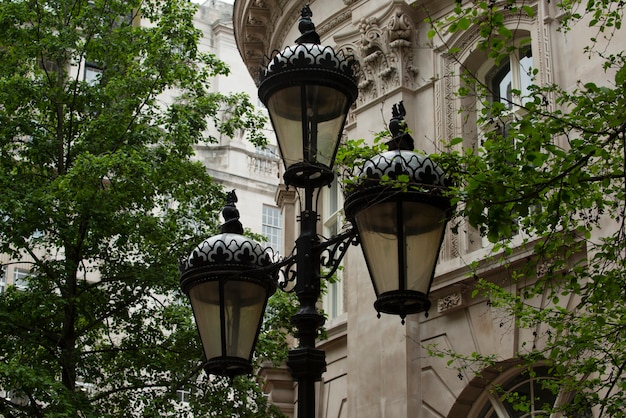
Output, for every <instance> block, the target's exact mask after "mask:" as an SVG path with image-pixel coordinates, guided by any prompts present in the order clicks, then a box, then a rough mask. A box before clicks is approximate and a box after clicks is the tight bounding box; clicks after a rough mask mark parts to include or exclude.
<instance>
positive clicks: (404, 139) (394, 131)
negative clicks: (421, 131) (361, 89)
mask: <svg viewBox="0 0 626 418" xmlns="http://www.w3.org/2000/svg"><path fill="white" fill-rule="evenodd" d="M391 116H392V117H391V120H390V121H389V133H391V141H389V142H387V144H386V145H387V147H388V148H389V151H394V150H407V151H413V147H414V142H413V137H411V135H410V134H409V133H407V132H406V129H407V127H406V122H405V121H404V117H405V116H406V109H405V108H404V103H402V101H400V102H399V103H396V104H394V105H393V107H392V108H391Z"/></svg>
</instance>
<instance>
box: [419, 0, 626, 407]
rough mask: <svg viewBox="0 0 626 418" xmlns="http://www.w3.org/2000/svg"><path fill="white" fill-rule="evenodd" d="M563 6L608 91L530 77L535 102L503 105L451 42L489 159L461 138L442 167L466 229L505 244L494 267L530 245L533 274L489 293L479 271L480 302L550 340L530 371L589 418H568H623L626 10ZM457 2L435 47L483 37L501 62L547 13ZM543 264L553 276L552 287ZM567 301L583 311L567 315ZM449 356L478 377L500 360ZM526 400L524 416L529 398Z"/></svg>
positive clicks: (599, 4) (532, 358)
mask: <svg viewBox="0 0 626 418" xmlns="http://www.w3.org/2000/svg"><path fill="white" fill-rule="evenodd" d="M537 3H542V2H537ZM548 3H550V2H548ZM553 3H555V4H552V5H549V7H557V8H559V9H560V13H559V14H558V15H559V16H560V21H559V22H558V25H559V31H561V32H562V33H563V34H564V35H563V36H566V37H567V36H568V35H570V34H572V33H574V32H575V31H576V32H577V33H578V36H579V37H580V36H581V35H580V34H581V33H593V35H590V36H588V37H587V41H588V42H586V43H583V44H581V45H580V46H579V48H580V49H579V50H576V48H577V47H576V46H572V48H573V49H574V50H573V51H572V52H571V53H573V54H586V55H587V56H588V58H589V59H590V60H592V62H600V63H601V64H599V65H598V67H597V71H604V78H606V80H607V81H606V82H605V83H603V84H596V83H594V82H591V81H590V80H580V81H579V82H578V84H577V85H576V86H575V87H569V86H566V87H568V88H567V89H566V88H564V86H559V85H545V84H540V83H537V82H536V81H535V80H536V78H535V77H536V75H537V69H533V68H529V69H528V70H529V72H528V76H529V77H530V78H531V79H532V80H533V81H532V82H531V84H530V85H529V86H528V87H527V88H526V89H525V90H524V91H522V90H521V89H517V90H515V88H514V89H513V90H512V91H511V92H510V93H511V96H510V97H509V98H503V100H493V97H494V95H495V94H497V92H494V91H493V90H494V89H493V87H492V86H489V85H487V84H485V83H484V82H482V81H481V80H480V79H479V77H477V76H476V73H475V71H473V70H472V69H471V68H469V67H464V66H463V64H464V63H463V61H462V58H461V57H460V52H461V51H460V50H459V49H457V48H453V47H452V45H451V46H450V47H449V51H448V53H449V54H450V56H451V57H456V58H458V63H459V64H461V68H464V71H463V72H462V73H461V74H445V75H444V76H446V77H448V76H449V77H458V78H460V79H461V83H460V86H461V87H460V88H459V90H458V92H457V94H458V98H459V99H458V100H459V101H460V102H462V103H472V106H470V108H464V109H461V112H462V114H463V115H465V116H467V115H470V114H471V113H472V112H473V113H474V114H476V113H478V116H477V117H476V121H477V125H478V127H479V129H483V132H484V138H483V140H482V141H481V142H480V144H479V146H478V148H477V149H473V148H471V147H464V146H463V144H464V139H463V138H454V139H450V138H448V139H447V140H448V141H449V143H448V149H447V150H446V152H442V153H441V155H439V162H440V163H441V164H442V165H443V166H444V167H445V169H446V170H447V172H448V173H450V174H451V175H453V176H454V177H455V183H456V187H455V189H454V190H453V191H452V195H453V198H454V200H455V202H456V203H457V205H458V206H457V207H458V214H457V215H458V216H457V218H456V220H455V223H456V225H455V227H456V228H470V227H471V228H476V229H477V230H478V231H479V232H480V233H481V234H482V235H483V236H486V237H487V238H488V239H489V241H490V242H491V243H493V257H494V260H496V261H497V262H500V263H502V264H503V265H510V264H511V262H512V260H513V248H514V245H513V243H512V239H511V237H512V236H514V235H517V236H520V235H521V236H523V237H525V239H524V243H523V244H522V245H523V246H525V247H526V248H529V249H532V251H533V254H534V255H533V256H532V259H530V260H529V262H528V263H527V264H526V268H517V269H516V270H515V271H514V273H512V274H511V275H510V277H506V278H504V279H503V280H502V281H501V282H496V283H493V282H487V281H485V280H482V279H481V278H480V273H479V270H478V269H476V268H475V269H474V270H473V271H472V274H475V275H476V276H475V277H476V278H477V279H478V280H477V284H476V291H475V294H479V293H481V294H484V295H486V296H487V297H488V300H489V302H490V303H492V304H493V305H494V306H496V307H498V308H500V309H502V310H503V312H506V313H507V315H509V316H510V318H511V319H512V320H513V321H514V322H515V323H516V324H517V325H518V326H520V327H523V328H527V329H531V330H540V331H539V332H540V333H541V335H536V341H538V342H539V343H538V344H537V345H536V346H532V347H531V346H528V347H525V349H526V351H525V352H524V353H520V356H521V357H522V359H523V367H532V365H533V364H536V362H538V361H547V363H548V364H549V369H550V373H551V374H552V376H553V377H554V378H555V379H554V380H547V381H546V382H549V384H550V385H551V388H552V389H554V390H559V389H564V390H566V391H573V392H575V393H576V396H575V397H574V400H573V401H572V402H571V403H570V404H569V405H567V406H565V407H564V408H566V409H567V411H565V412H566V413H567V416H576V415H569V414H575V413H576V412H580V410H585V409H587V408H588V407H589V405H591V406H595V407H596V408H597V411H598V412H599V413H600V415H601V416H606V417H617V416H624V414H625V412H624V406H625V405H626V397H625V396H624V393H626V374H625V368H626V307H625V306H626V305H625V303H624V301H625V300H626V268H625V267H626V224H625V222H626V213H625V212H626V195H625V194H626V154H625V153H626V147H625V142H626V122H625V121H626V67H625V65H624V64H625V58H626V57H625V56H624V53H623V50H624V48H623V45H624V43H623V36H624V33H623V31H622V30H621V25H622V17H623V10H624V8H623V2H622V1H611V0H603V1H592V0H589V1H578V0H571V1H561V2H553ZM454 4H455V7H454V12H453V13H452V14H450V15H448V16H446V17H445V18H443V19H441V20H436V19H432V20H431V21H430V22H431V30H430V32H429V36H430V38H431V39H433V40H437V41H438V42H440V43H442V42H443V43H444V44H445V43H446V42H448V40H449V39H450V38H451V36H452V35H453V34H454V33H456V32H459V31H467V30H470V29H477V30H476V31H475V32H474V33H476V41H477V44H476V45H477V46H476V48H477V50H479V51H483V54H484V55H485V56H487V57H488V58H489V59H492V60H493V61H494V62H495V63H496V64H497V63H498V62H501V61H502V60H504V59H507V58H508V57H509V56H510V54H512V53H514V52H516V51H520V50H521V49H523V48H524V45H525V43H526V42H527V39H519V31H518V30H517V29H518V28H519V26H518V25H516V24H515V19H516V18H517V19H519V20H518V22H519V21H521V19H522V18H526V19H528V17H531V18H532V17H533V16H534V14H535V9H534V7H533V4H534V2H526V1H513V0H507V1H501V2H500V1H498V2H496V1H479V2H469V3H467V4H464V2H463V3H462V2H455V3H454ZM418 7H420V6H418ZM539 7H543V5H540V6H539ZM578 39H580V38H578ZM620 44H621V47H620ZM570 45H574V43H571V44H570ZM611 51H613V52H611ZM512 114H514V117H511V115H512ZM494 125H499V127H500V128H496V129H494V128H493V127H494ZM503 127H506V129H503ZM444 139H445V138H444ZM468 224H469V225H468ZM515 245H518V244H515ZM474 267H478V266H477V265H475V266H474ZM538 267H541V268H542V269H543V274H542V275H540V276H539V277H537V274H536V272H537V268H538ZM511 283H518V284H523V286H519V287H522V288H523V289H524V290H523V291H522V292H520V293H518V294H512V293H510V291H509V290H508V289H510V287H509V285H510V284H511ZM572 296H573V297H572ZM566 299H568V300H573V301H574V304H573V305H571V306H565V305H564V303H563V300H566ZM538 301H543V302H542V303H538ZM447 354H448V355H451V356H452V357H451V363H450V364H453V363H455V364H460V365H461V366H460V367H472V368H473V369H475V370H481V369H482V368H484V367H486V366H487V365H490V364H493V363H494V362H495V361H497V360H498V359H495V358H493V357H491V356H487V357H481V356H478V355H477V354H476V353H473V354H470V353H447ZM515 402H517V403H519V405H518V408H519V409H520V410H523V409H524V406H523V405H521V402H522V400H520V399H519V398H518V399H517V400H515Z"/></svg>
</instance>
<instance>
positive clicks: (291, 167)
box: [258, 6, 358, 187]
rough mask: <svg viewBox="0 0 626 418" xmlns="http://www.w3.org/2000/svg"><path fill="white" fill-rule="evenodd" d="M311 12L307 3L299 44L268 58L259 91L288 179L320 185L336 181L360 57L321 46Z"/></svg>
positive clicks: (298, 184)
mask: <svg viewBox="0 0 626 418" xmlns="http://www.w3.org/2000/svg"><path fill="white" fill-rule="evenodd" d="M311 16H312V13H311V9H310V8H309V7H308V6H305V7H304V8H303V9H302V13H301V18H300V22H299V25H298V28H299V30H300V32H301V36H300V37H299V38H298V39H297V40H296V45H294V46H288V47H286V48H285V49H283V50H282V51H274V52H273V54H272V57H271V58H268V61H269V62H268V64H267V66H266V67H265V68H264V70H263V71H262V74H261V82H260V84H259V92H258V93H259V99H260V100H261V101H262V102H263V104H264V105H265V106H266V107H267V109H268V113H269V116H270V119H271V121H272V125H273V127H274V131H275V132H276V137H277V139H278V146H279V148H280V153H281V156H282V159H283V162H284V164H285V174H284V179H285V183H286V184H287V185H290V186H291V185H292V186H296V187H306V186H310V187H321V186H324V185H327V184H329V183H330V182H331V181H332V180H333V177H334V174H333V172H332V166H333V163H334V160H335V154H336V153H337V147H338V145H339V139H340V138H341V134H342V132H343V127H344V124H345V121H346V117H347V115H348V112H349V111H350V107H351V106H352V104H353V103H354V101H355V100H356V98H357V95H358V87H357V80H356V76H355V66H356V63H357V61H356V60H355V59H354V57H352V56H351V55H344V53H343V52H336V51H335V50H334V49H333V48H332V47H330V46H321V45H320V37H319V35H318V34H317V32H316V31H315V25H314V24H313V22H312V21H311Z"/></svg>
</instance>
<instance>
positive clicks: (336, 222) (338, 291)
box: [322, 178, 344, 319]
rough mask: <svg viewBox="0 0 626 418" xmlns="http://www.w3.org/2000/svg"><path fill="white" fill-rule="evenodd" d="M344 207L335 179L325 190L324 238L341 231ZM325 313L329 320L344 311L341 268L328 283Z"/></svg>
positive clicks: (323, 300) (324, 297) (324, 298)
mask: <svg viewBox="0 0 626 418" xmlns="http://www.w3.org/2000/svg"><path fill="white" fill-rule="evenodd" d="M342 207H343V195H342V194H341V190H340V187H339V185H338V182H337V179H336V178H335V179H334V180H333V182H332V183H331V184H330V187H328V188H325V189H324V209H323V219H324V236H326V237H332V236H335V235H336V234H337V233H338V232H339V231H340V230H341V223H342V218H341V208H342ZM322 305H323V308H324V313H325V314H326V315H327V316H328V319H333V318H336V317H337V316H339V315H341V314H342V313H343V312H344V310H343V274H342V271H341V268H340V269H339V270H337V272H336V273H335V277H333V280H332V282H329V283H327V286H326V293H325V294H324V296H323V297H322Z"/></svg>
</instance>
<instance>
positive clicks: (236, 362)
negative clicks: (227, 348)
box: [204, 357, 252, 377]
mask: <svg viewBox="0 0 626 418" xmlns="http://www.w3.org/2000/svg"><path fill="white" fill-rule="evenodd" d="M204 371H206V372H207V374H214V375H218V376H227V377H235V376H239V375H244V374H250V373H252V364H250V361H249V360H246V359H243V358H239V357H217V358H213V359H211V360H209V361H207V362H206V364H205V365H204Z"/></svg>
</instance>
